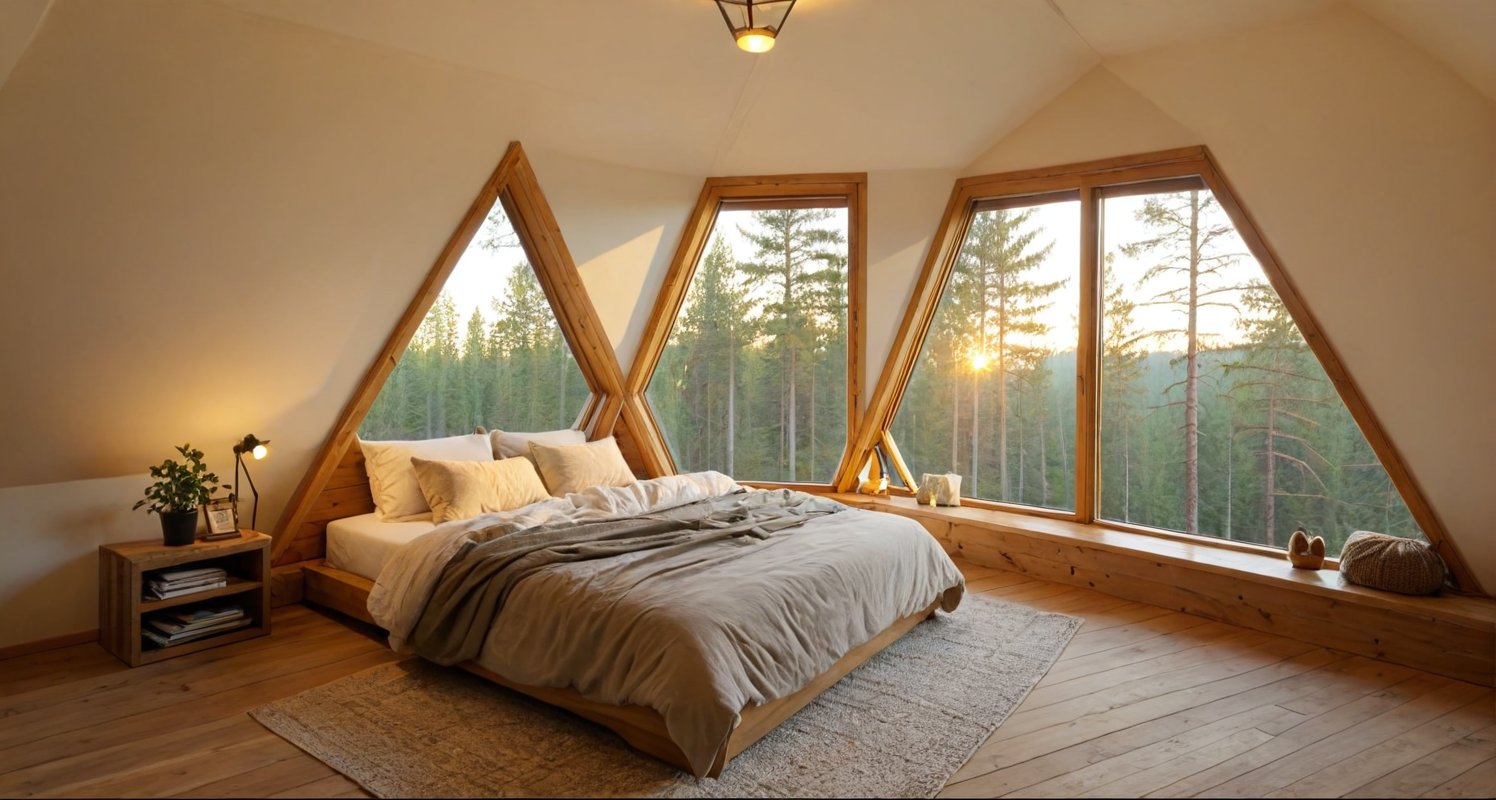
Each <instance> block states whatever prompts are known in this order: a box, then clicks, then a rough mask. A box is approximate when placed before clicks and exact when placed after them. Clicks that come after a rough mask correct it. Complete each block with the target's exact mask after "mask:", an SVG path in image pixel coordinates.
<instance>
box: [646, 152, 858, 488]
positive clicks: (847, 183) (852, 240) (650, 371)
mask: <svg viewBox="0 0 1496 800" xmlns="http://www.w3.org/2000/svg"><path fill="white" fill-rule="evenodd" d="M816 201H822V202H816ZM824 201H830V203H829V205H831V206H841V207H844V208H846V209H847V336H848V341H849V345H850V346H849V348H848V350H847V434H848V435H847V445H846V446H845V447H844V448H843V450H842V455H841V459H840V460H839V461H838V462H837V466H836V469H835V471H833V473H832V476H833V479H832V480H831V481H830V482H825V483H817V482H798V483H785V482H775V481H745V483H749V484H751V485H753V486H761V487H771V486H785V487H794V488H799V489H806V490H820V491H830V490H831V489H833V488H834V487H835V485H836V476H839V475H841V474H842V473H843V472H844V471H845V470H846V467H847V462H848V458H849V455H850V453H851V451H852V448H851V442H852V433H853V432H854V431H857V430H859V429H860V428H861V427H862V424H863V380H862V372H863V365H864V364H865V363H866V359H867V331H866V327H865V326H864V324H863V314H864V311H863V309H865V308H866V306H867V174H866V173H861V172H858V173H815V174H800V175H758V176H745V177H722V178H707V179H706V182H705V183H704V184H703V185H702V187H701V194H700V195H698V196H697V198H696V205H695V206H694V207H693V208H692V209H691V216H690V217H689V218H688V219H687V220H686V227H685V230H684V231H683V232H682V233H681V239H680V244H679V246H677V247H676V250H675V255H674V256H673V257H672V259H671V261H670V267H669V270H668V271H667V272H666V273H665V283H664V286H663V287H661V289H660V294H659V296H658V297H656V298H655V305H654V309H653V310H652V311H651V313H650V315H649V322H648V323H647V324H646V326H645V329H644V336H643V339H642V340H641V341H640V343H639V351H638V354H637V355H636V356H635V357H634V364H633V368H632V369H630V370H629V375H628V379H627V381H626V382H625V387H624V388H625V392H626V397H625V401H624V404H623V412H622V419H623V423H624V425H626V426H627V427H628V428H629V430H633V431H641V432H642V433H641V435H640V436H639V437H638V439H639V441H638V450H639V456H640V460H641V462H642V463H643V464H644V467H645V469H646V470H647V471H648V472H649V474H651V475H656V476H659V475H674V474H676V472H677V471H678V470H677V468H676V464H675V458H674V456H673V455H672V454H671V453H670V448H669V446H668V445H666V443H665V436H664V432H663V428H661V426H660V424H659V420H658V419H657V418H656V417H655V414H654V410H653V408H652V407H651V406H650V404H649V399H648V397H647V396H646V394H645V392H646V390H647V389H648V388H649V381H650V379H651V378H652V377H653V376H654V373H655V369H656V368H658V367H659V364H660V358H661V357H662V356H663V355H664V353H665V345H666V343H667V342H668V341H669V339H670V333H671V331H672V330H673V329H674V328H675V323H676V320H677V319H678V318H679V316H680V310H681V306H682V305H683V304H684V303H685V299H686V293H687V292H688V291H689V290H690V287H691V280H692V279H693V278H694V277H695V276H696V268H697V266H698V265H699V264H700V263H701V259H702V257H703V256H704V255H705V252H706V245H707V240H708V239H710V238H711V233H712V230H713V229H714V228H715V227H716V224H717V214H718V212H719V211H721V210H722V208H723V206H724V205H727V206H729V207H730V208H731V209H744V208H749V209H751V208H759V209H769V208H787V207H806V208H808V207H812V205H814V206H815V207H826V205H827V203H825V202H824Z"/></svg>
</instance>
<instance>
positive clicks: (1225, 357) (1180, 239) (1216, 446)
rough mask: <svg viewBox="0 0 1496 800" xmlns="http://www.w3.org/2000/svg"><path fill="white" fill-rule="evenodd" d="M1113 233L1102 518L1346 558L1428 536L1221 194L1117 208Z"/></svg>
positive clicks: (1170, 196) (1139, 198) (1189, 194)
mask: <svg viewBox="0 0 1496 800" xmlns="http://www.w3.org/2000/svg"><path fill="white" fill-rule="evenodd" d="M1171 188H1172V187H1171ZM1102 229H1103V232H1104V235H1103V242H1104V249H1103V251H1102V252H1103V253H1104V261H1103V264H1104V272H1105V274H1104V278H1103V305H1104V308H1103V314H1102V326H1103V328H1102V339H1103V342H1102V375H1101V379H1102V384H1101V403H1102V410H1101V451H1100V456H1099V457H1100V460H1101V466H1100V472H1101V516H1103V517H1104V518H1106V519H1110V520H1116V521H1120V522H1131V523H1137V524H1141V525H1147V526H1151V527H1155V528H1166V529H1169V530H1175V531H1183V532H1187V533H1199V534H1204V535H1207V536H1216V537H1221V538H1225V539H1236V540H1241V541H1247V542H1256V543H1259V544H1267V545H1272V546H1276V547H1283V546H1285V545H1286V543H1287V541H1288V537H1289V535H1290V534H1291V533H1292V532H1293V530H1294V529H1295V528H1298V527H1303V528H1305V529H1306V530H1307V531H1308V532H1309V533H1310V534H1311V535H1319V536H1323V537H1325V541H1326V543H1327V545H1328V550H1329V552H1331V553H1338V552H1339V551H1340V547H1341V545H1342V544H1343V543H1344V542H1345V538H1346V537H1347V536H1348V535H1349V534H1350V533H1351V532H1353V531H1355V530H1359V529H1365V530H1374V531H1381V532H1384V533H1390V534H1394V535H1397V536H1406V537H1418V536H1421V533H1420V531H1419V530H1418V526H1417V524H1416V523H1414V521H1413V519H1412V516H1411V515H1410V514H1409V513H1408V509H1407V507H1406V506H1405V505H1404V504H1403V502H1402V499H1401V497H1400V496H1399V495H1398V493H1397V490H1396V489H1395V488H1393V486H1392V481H1391V479H1390V478H1389V477H1388V476H1387V472H1386V470H1384V469H1383V468H1382V466H1381V464H1380V463H1379V462H1378V460H1377V458H1376V456H1375V455H1374V454H1373V453H1372V450H1371V447H1370V445H1368V444H1367V442H1366V439H1365V437H1363V436H1362V435H1361V431H1360V429H1359V428H1358V427H1357V426H1356V424H1355V422H1354V421H1353V420H1352V419H1351V416H1350V413H1349V412H1348V411H1347V410H1346V408H1345V405H1344V404H1343V403H1342V402H1341V401H1340V397H1339V395H1337V394H1336V392H1335V389H1334V386H1333V385H1332V384H1331V382H1330V379H1329V377H1328V376H1327V375H1326V374H1325V371H1324V369H1323V368H1322V367H1321V366H1320V364H1319V361H1318V360H1317V359H1316V357H1315V356H1314V354H1313V353H1312V352H1311V351H1310V350H1309V347H1308V345H1307V343H1306V342H1305V341H1304V338H1303V336H1302V335H1301V334H1300V333H1299V330H1298V327H1297V326H1296V325H1295V324H1294V322H1293V320H1292V319H1291V318H1290V317H1289V315H1288V311H1287V309H1286V308H1285V307H1284V306H1283V304H1282V302H1281V301H1279V299H1278V296H1277V294H1276V293H1275V292H1274V291H1273V289H1272V287H1271V286H1269V285H1268V283H1267V281H1266V278H1265V275H1264V273H1263V271H1262V267H1261V266H1260V265H1259V264H1258V262H1257V260H1256V259H1255V258H1253V257H1252V255H1251V254H1250V253H1249V252H1248V250H1247V248H1246V245H1245V243H1243V242H1242V240H1241V237H1240V236H1238V235H1237V233H1236V230H1235V229H1234V228H1233V227H1232V225H1231V221H1230V220H1229V218H1227V216H1226V214H1225V212H1224V211H1223V210H1222V209H1221V207H1220V206H1219V204H1217V202H1216V200H1215V198H1214V197H1213V196H1212V195H1211V193H1210V192H1209V191H1208V190H1205V189H1197V190H1185V191H1162V192H1158V193H1154V194H1134V195H1132V196H1126V197H1112V198H1108V199H1106V200H1104V201H1103V204H1102Z"/></svg>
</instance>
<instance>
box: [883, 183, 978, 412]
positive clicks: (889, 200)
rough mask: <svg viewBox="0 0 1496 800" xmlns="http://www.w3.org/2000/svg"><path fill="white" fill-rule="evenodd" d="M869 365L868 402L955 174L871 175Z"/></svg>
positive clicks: (943, 209) (897, 328)
mask: <svg viewBox="0 0 1496 800" xmlns="http://www.w3.org/2000/svg"><path fill="white" fill-rule="evenodd" d="M867 182H868V187H867V193H868V208H867V219H868V222H867V227H868V243H867V262H868V264H867V309H866V317H865V320H864V325H865V327H866V329H867V362H866V369H864V370H863V375H862V385H863V397H864V404H866V401H868V400H871V399H872V395H873V389H874V388H876V386H877V383H878V378H879V377H880V376H881V375H882V374H883V362H884V361H886V360H887V359H888V351H889V349H890V348H892V347H893V340H894V335H895V334H897V333H898V331H899V325H900V324H901V323H902V322H903V321H904V309H905V308H906V307H907V306H908V305H909V297H910V295H911V294H913V292H914V281H915V279H916V278H917V277H919V270H920V268H921V267H922V266H924V263H925V256H926V255H927V253H928V252H929V249H930V240H931V239H932V238H934V236H935V226H936V225H939V224H940V215H941V214H942V213H944V212H945V204H946V201H947V200H949V199H950V194H951V187H952V186H954V185H955V182H956V172H955V171H954V170H898V171H887V172H872V173H869V174H868V179H867Z"/></svg>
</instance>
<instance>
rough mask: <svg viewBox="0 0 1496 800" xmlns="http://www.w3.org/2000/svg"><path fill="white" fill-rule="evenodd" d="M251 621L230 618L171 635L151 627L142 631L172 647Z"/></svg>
mask: <svg viewBox="0 0 1496 800" xmlns="http://www.w3.org/2000/svg"><path fill="white" fill-rule="evenodd" d="M251 622H253V620H251V619H250V618H248V617H240V618H239V619H236V620H230V621H229V622H226V623H223V624H220V625H213V626H211V627H207V628H198V629H196V630H192V631H185V632H182V633H177V634H173V635H170V636H168V635H165V634H163V633H161V632H160V631H158V630H155V629H154V628H150V627H144V628H141V631H140V633H141V635H143V636H145V637H146V638H147V639H150V640H151V641H152V642H155V643H156V644H158V645H160V646H161V647H171V646H172V645H174V644H183V643H185V642H190V641H193V640H196V639H202V638H204V637H206V636H214V635H217V634H220V633H227V632H229V631H232V630H237V629H239V628H245V627H248V626H249V624H250V623H251Z"/></svg>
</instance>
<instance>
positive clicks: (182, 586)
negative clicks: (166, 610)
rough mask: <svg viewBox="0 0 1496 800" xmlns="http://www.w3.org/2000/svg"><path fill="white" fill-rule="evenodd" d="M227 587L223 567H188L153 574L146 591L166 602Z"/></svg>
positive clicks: (226, 573) (147, 582)
mask: <svg viewBox="0 0 1496 800" xmlns="http://www.w3.org/2000/svg"><path fill="white" fill-rule="evenodd" d="M227 585H228V572H227V571H226V570H224V569H223V568H222V567H188V568H185V569H168V570H161V571H160V572H154V573H151V574H150V575H149V577H148V578H147V579H146V586H145V591H146V594H147V595H149V596H150V597H154V598H156V599H159V600H165V599H168V598H171V597H180V596H181V595H184V594H192V593H194V592H202V591H206V590H208V589H219V588H222V587H225V586H227Z"/></svg>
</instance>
